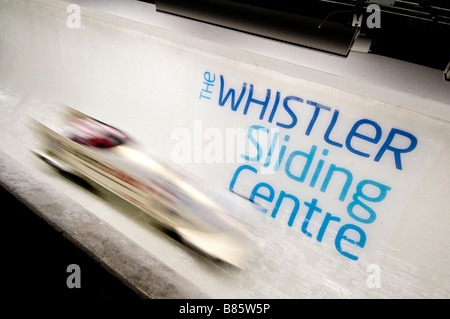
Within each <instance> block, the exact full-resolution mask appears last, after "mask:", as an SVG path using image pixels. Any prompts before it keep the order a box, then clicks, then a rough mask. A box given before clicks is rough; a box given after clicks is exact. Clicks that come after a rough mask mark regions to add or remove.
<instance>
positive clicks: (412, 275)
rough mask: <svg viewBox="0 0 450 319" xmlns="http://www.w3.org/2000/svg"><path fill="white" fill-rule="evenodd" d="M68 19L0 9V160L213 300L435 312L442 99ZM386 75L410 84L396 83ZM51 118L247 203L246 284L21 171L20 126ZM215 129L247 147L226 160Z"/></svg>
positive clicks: (444, 212)
mask: <svg viewBox="0 0 450 319" xmlns="http://www.w3.org/2000/svg"><path fill="white" fill-rule="evenodd" d="M68 6H69V4H68V3H67V2H63V1H50V0H39V1H37V0H36V1H25V0H17V1H6V0H2V1H0V41H1V42H0V106H1V112H2V116H1V120H0V127H1V131H2V133H3V138H2V140H1V141H0V148H1V150H2V151H3V152H5V153H7V154H9V155H10V156H11V157H12V158H14V159H15V160H16V161H17V162H19V163H20V164H21V165H23V166H24V167H25V168H26V169H27V170H29V171H30V172H31V174H33V176H35V177H36V178H37V179H38V180H40V181H42V183H45V184H46V185H47V184H48V185H50V187H53V188H54V189H57V191H58V192H61V193H63V194H64V195H65V196H68V197H70V198H71V199H73V200H74V201H76V202H78V203H79V204H81V205H82V206H83V207H84V208H86V209H87V210H88V211H90V212H91V213H92V214H94V215H95V216H96V217H98V218H99V219H100V220H102V221H104V222H106V223H107V224H109V225H111V226H112V227H113V228H114V229H116V230H117V231H118V232H120V233H121V234H123V235H125V236H126V237H127V238H129V239H131V240H132V241H133V242H135V243H137V244H138V245H139V246H140V247H141V248H143V249H144V251H145V252H147V253H148V254H149V255H151V256H154V257H155V258H157V259H158V260H159V261H160V262H161V263H162V264H164V265H165V266H167V267H168V268H170V269H172V270H173V271H175V272H176V273H177V274H179V275H180V276H181V277H183V278H184V279H185V280H187V281H188V282H190V283H192V285H193V286H196V287H198V289H199V290H200V291H201V292H203V293H205V294H207V295H209V296H211V297H217V298H222V297H223V298H238V297H244V298H246V297H250V298H252V297H263V298H285V297H293V298H321V297H326V298H327V297H328V298H329V297H331V298H334V297H336V298H366V297H368V298H385V297H394V298H395V297H413V298H422V297H440V298H447V297H449V294H450V287H449V282H450V274H449V266H450V265H449V261H450V259H449V257H450V256H449V254H450V253H449V252H450V247H449V243H448V242H449V241H448V239H449V234H450V229H449V227H450V226H449V225H450V223H449V209H448V207H449V205H450V202H449V201H450V199H449V197H448V196H447V193H448V187H449V185H450V184H449V183H450V172H449V170H448V166H447V163H448V161H449V159H450V150H449V138H448V137H449V136H450V135H449V133H450V131H449V129H450V127H449V124H448V119H449V117H448V114H449V112H448V107H450V106H449V105H448V104H446V103H445V102H442V95H444V96H446V95H445V94H447V93H445V92H444V93H442V90H443V89H442V86H439V87H433V88H431V89H430V90H429V96H424V94H420V95H413V94H412V92H411V88H408V90H409V92H408V90H406V89H405V87H408V85H407V84H406V85H405V86H403V89H402V90H399V91H398V92H395V90H394V91H392V90H391V91H386V89H380V87H379V86H377V85H374V84H371V81H370V80H368V81H366V82H364V83H363V84H355V85H354V86H352V83H356V81H355V80H352V81H349V80H348V78H345V77H344V76H341V75H339V74H334V75H332V73H331V72H332V70H333V68H332V67H331V66H329V67H328V69H327V71H326V72H323V70H321V71H320V72H312V71H311V70H308V69H304V70H305V72H304V73H300V72H297V73H295V72H293V71H292V70H291V71H289V70H288V69H289V68H287V67H286V64H283V62H280V60H278V59H277V58H268V57H264V56H262V55H257V54H251V53H248V52H247V51H245V50H244V51H240V50H236V49H233V48H231V49H230V47H223V50H221V48H222V47H221V44H217V43H214V42H212V41H207V40H205V39H199V38H197V37H196V36H191V37H190V35H189V34H187V32H185V33H181V31H179V30H178V31H170V30H167V29H165V28H162V27H161V26H152V25H151V24H142V23H138V22H136V21H131V20H128V19H125V18H120V17H116V16H113V15H110V14H107V13H103V12H99V11H96V10H93V9H88V8H84V7H81V12H80V13H81V15H80V16H79V18H80V20H79V21H78V20H76V19H75V20H74V16H71V14H73V13H74V12H75V11H71V10H70V8H68ZM68 11H69V12H68ZM78 22H79V24H77V23H78ZM73 23H74V24H73ZM78 26H79V27H78ZM196 32H198V30H197V31H196ZM230 32H231V31H230ZM194 35H195V33H194ZM221 53H222V54H221ZM355 59H356V60H353V61H359V63H360V64H361V65H363V64H364V59H367V61H368V62H367V63H368V64H370V63H373V60H370V59H375V60H376V61H377V63H379V65H380V69H382V70H383V72H381V74H373V76H374V77H389V70H386V67H385V64H384V63H387V64H389V63H393V62H392V61H391V60H388V61H384V60H383V59H380V58H379V57H372V58H371V57H370V56H369V55H357V56H356V58H355ZM339 67H340V68H341V69H342V68H343V67H342V64H340V66H339ZM352 67H354V65H353V66H352ZM411 67H413V66H411ZM413 68H415V67H413ZM293 69H295V70H297V71H301V70H302V68H299V67H298V66H293ZM339 72H341V71H339ZM339 72H337V73H339ZM393 72H394V71H393ZM423 72H424V73H423V76H424V77H425V76H434V75H435V74H436V72H435V71H434V70H429V69H423ZM330 74H331V75H330ZM395 74H396V76H397V77H398V79H399V80H400V81H405V83H408V81H412V82H411V83H415V84H414V85H419V84H420V81H418V82H414V81H413V80H411V79H410V78H409V76H410V74H409V72H408V71H405V72H403V73H402V72H397V73H395ZM368 76H370V74H368ZM418 76H420V75H418ZM330 79H333V81H335V82H340V81H342V83H346V84H345V87H340V86H339V85H338V84H332V82H333V81H331V80H330ZM315 80H316V81H315ZM444 85H445V84H444ZM352 88H354V91H353V92H352ZM447 88H448V84H447ZM380 90H381V91H380ZM418 90H420V89H418ZM413 91H414V90H413ZM444 91H445V86H444ZM374 92H375V93H376V92H389V94H386V95H382V94H380V95H379V97H380V98H377V97H376V96H377V95H376V94H375V93H374ZM389 101H391V102H389ZM399 101H400V102H399ZM60 102H62V103H66V104H68V105H70V106H72V107H75V108H77V109H79V110H80V111H83V112H85V113H88V114H90V115H92V116H94V117H96V118H99V119H101V120H102V121H105V122H108V123H111V124H113V125H116V126H118V127H120V128H122V129H124V130H125V131H127V132H129V133H130V134H131V135H133V136H134V137H135V138H136V139H137V140H139V141H140V142H141V143H142V144H143V145H144V146H145V147H147V148H148V150H151V151H152V152H156V153H158V155H160V156H162V157H165V158H168V159H172V160H174V159H175V158H174V156H175V155H174V154H175V153H174V152H175V150H178V151H179V152H178V153H177V154H178V155H179V154H180V152H181V153H183V152H185V153H183V154H182V155H183V156H184V157H183V156H182V158H181V159H180V158H178V160H179V161H180V162H181V163H179V165H181V166H182V167H184V168H185V169H187V170H189V171H191V172H193V173H194V174H196V175H198V176H200V177H203V178H207V179H209V180H210V181H212V182H214V183H217V184H219V185H221V186H223V187H225V188H233V189H234V190H236V191H239V192H240V193H242V194H244V195H245V196H249V197H252V198H253V199H254V200H255V201H256V202H258V203H259V204H261V205H262V206H263V207H264V209H265V213H261V215H258V216H254V218H256V219H258V223H257V227H255V229H254V230H253V232H254V236H255V238H256V247H255V250H254V251H253V252H252V254H251V256H250V259H249V261H248V264H247V265H246V267H245V268H244V269H243V270H235V269H230V268H227V267H223V265H220V264H217V263H214V262H212V261H210V260H208V259H205V258H203V257H202V256H199V255H198V254H196V253H195V252H192V251H191V250H189V249H186V247H184V246H183V245H180V244H179V243H177V242H176V241H173V240H172V239H171V238H169V237H167V236H166V235H164V234H162V233H161V232H160V231H159V229H158V228H157V227H155V226H154V225H153V224H152V223H151V222H150V221H149V220H148V219H147V218H146V217H145V216H144V215H143V214H142V213H141V212H139V211H138V210H137V209H134V208H133V207H131V206H130V205H128V204H126V203H124V202H122V201H120V200H118V199H117V198H115V197H114V196H112V195H110V194H107V193H105V194H101V196H97V195H95V194H92V193H90V192H89V191H87V190H85V189H82V188H80V187H79V186H77V185H75V184H73V183H71V182H70V181H67V180H64V179H62V178H61V177H60V176H58V175H56V174H54V173H53V172H52V171H51V170H50V169H48V168H47V167H45V166H44V165H43V164H42V163H40V162H39V161H38V160H36V159H35V158H33V156H32V154H31V153H30V152H29V149H30V148H32V147H34V139H33V136H32V134H31V132H30V130H29V129H28V126H27V125H28V116H31V117H34V118H37V119H38V120H41V121H43V122H46V123H48V124H49V125H51V126H53V127H54V128H55V129H58V128H59V127H60V122H59V119H58V110H59V103H60ZM227 130H228V131H229V132H231V131H232V130H235V131H239V130H242V131H243V132H244V134H243V135H240V139H241V140H244V141H245V146H246V148H245V149H244V150H240V153H236V155H237V156H236V157H230V158H229V159H227V157H226V154H227V152H229V151H230V150H233V151H236V152H238V151H237V150H236V149H235V148H234V146H229V145H228V144H227V143H229V142H230V139H227ZM258 134H259V135H260V138H261V139H260V140H256V137H257V135H258ZM182 136H188V137H189V141H188V142H187V140H185V139H184V138H183V137H182ZM286 136H289V137H286ZM252 137H253V140H252ZM264 139H265V140H264ZM186 145H189V147H190V148H189V147H187V146H186ZM218 145H219V146H218ZM220 145H222V146H223V148H222V149H221V148H220ZM227 145H228V146H229V147H230V148H229V149H227V147H228V146H227ZM258 145H259V146H260V147H261V149H260V152H259V151H258V147H257V146H258ZM283 145H284V146H285V148H284V154H285V155H284V157H282V156H280V154H282V153H281V151H282V150H283ZM272 146H273V147H272ZM188 149H189V152H191V153H186V152H188ZM270 150H272V151H270ZM221 151H222V153H220V152H221ZM218 152H219V155H218ZM269 152H272V153H271V154H272V156H269ZM186 154H187V155H186ZM220 154H222V155H223V156H222V157H221V156H220ZM240 155H243V157H241V156H240ZM259 155H260V156H259ZM365 155H367V156H365ZM278 159H279V161H280V162H279V164H278V166H277V160H278ZM320 161H322V162H320ZM266 163H267V165H265V164H266ZM308 163H309V164H308ZM320 163H322V164H320ZM399 165H400V167H399ZM318 167H322V168H321V169H320V170H319V168H318ZM333 176H335V177H333ZM349 176H350V177H349ZM363 181H370V182H366V183H364V182H363ZM358 185H359V186H358ZM380 185H381V186H380ZM358 189H359V190H358ZM282 192H283V193H282ZM383 192H385V196H382V193H383ZM282 194H284V197H283V195H282ZM272 195H273V196H272ZM287 195H291V197H287ZM296 200H297V201H298V207H297V208H298V210H296V205H295V204H296V203H297V202H296ZM314 200H316V201H314ZM358 200H359V201H358ZM352 203H354V204H352ZM311 207H313V208H311ZM314 207H315V208H314ZM348 225H353V226H348ZM351 256H353V257H356V260H355V258H350V257H351Z"/></svg>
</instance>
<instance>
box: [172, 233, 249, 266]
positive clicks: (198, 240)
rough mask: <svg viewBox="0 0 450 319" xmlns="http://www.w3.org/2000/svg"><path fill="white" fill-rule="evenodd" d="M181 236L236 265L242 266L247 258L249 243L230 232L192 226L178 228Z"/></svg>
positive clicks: (194, 245)
mask: <svg viewBox="0 0 450 319" xmlns="http://www.w3.org/2000/svg"><path fill="white" fill-rule="evenodd" d="M175 231H176V232H177V233H178V235H180V236H181V238H182V239H183V240H184V241H186V242H187V243H188V244H190V245H192V246H193V247H195V248H197V249H199V250H201V251H204V252H205V253H207V254H208V255H210V256H212V257H214V258H216V259H219V260H222V261H224V262H226V263H228V264H231V265H233V266H235V267H238V268H242V267H243V266H244V264H245V261H246V260H247V256H248V253H249V245H248V243H247V242H246V240H244V239H238V238H236V236H235V235H233V234H229V233H208V232H204V231H201V230H195V229H191V228H181V227H180V228H176V229H175Z"/></svg>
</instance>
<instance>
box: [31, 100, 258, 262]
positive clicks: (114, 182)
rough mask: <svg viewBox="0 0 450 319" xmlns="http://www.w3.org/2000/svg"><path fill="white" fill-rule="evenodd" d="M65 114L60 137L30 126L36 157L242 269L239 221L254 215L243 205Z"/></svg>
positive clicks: (120, 136) (110, 130)
mask: <svg viewBox="0 0 450 319" xmlns="http://www.w3.org/2000/svg"><path fill="white" fill-rule="evenodd" d="M67 115H68V116H67V129H66V131H65V132H64V133H63V134H62V135H61V134H58V133H57V132H55V131H53V130H51V129H50V128H48V127H47V126H45V125H43V124H41V123H39V122H37V121H35V122H34V124H35V126H34V128H35V131H36V133H37V136H38V137H39V139H40V141H41V144H42V146H41V149H39V150H34V153H35V154H36V155H38V157H39V158H41V159H43V160H44V161H45V162H46V163H48V164H50V165H51V166H53V167H55V168H57V169H58V170H61V171H64V172H68V173H70V174H75V175H78V176H80V177H82V178H84V179H88V180H92V181H94V182H95V183H97V184H99V185H101V186H103V187H105V188H106V189H108V190H110V191H111V192H113V193H115V194H116V195H118V196H120V197H121V198H123V199H125V200H127V201H128V202H130V203H132V204H133V205H135V206H137V207H138V208H140V209H141V210H143V211H144V212H146V213H147V214H149V215H150V216H152V217H153V218H154V219H156V220H157V221H159V222H160V223H161V224H162V225H163V226H164V227H166V228H167V229H169V230H172V231H174V232H175V233H177V234H178V235H179V236H180V237H181V238H182V239H183V240H184V241H185V242H186V243H188V244H190V245H192V246H194V247H196V248H197V249H199V250H201V251H203V252H204V253H206V254H207V255H209V256H211V257H213V258H217V259H219V260H223V261H225V262H227V263H230V264H232V265H235V266H238V267H241V266H242V265H243V262H244V261H245V260H246V257H247V254H248V251H249V248H250V245H249V243H250V240H249V231H248V225H247V224H246V223H245V222H243V220H242V219H241V218H239V216H240V215H241V216H243V214H252V213H253V212H252V210H253V209H255V208H254V207H252V205H251V203H250V202H248V200H246V199H243V198H241V197H240V196H237V195H236V194H233V193H231V192H230V191H228V190H227V189H221V188H218V187H214V186H213V185H210V184H208V183H205V182H204V181H202V180H199V179H198V178H196V177H194V176H191V175H188V174H187V173H186V172H184V171H183V170H181V169H180V168H179V167H177V166H175V165H172V164H171V163H168V162H165V161H162V160H160V159H158V158H156V157H155V156H150V155H148V154H147V153H146V152H143V151H141V150H140V148H139V147H138V146H137V144H136V143H135V142H134V141H133V140H132V139H131V138H130V137H129V136H128V134H126V133H124V132H123V131H121V130H119V129H117V128H115V127H113V126H110V125H108V124H105V123H103V122H101V121H98V120H96V119H94V118H92V117H90V116H88V115H86V114H83V113H81V112H79V111H76V110H74V109H72V108H69V107H68V108H67Z"/></svg>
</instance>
